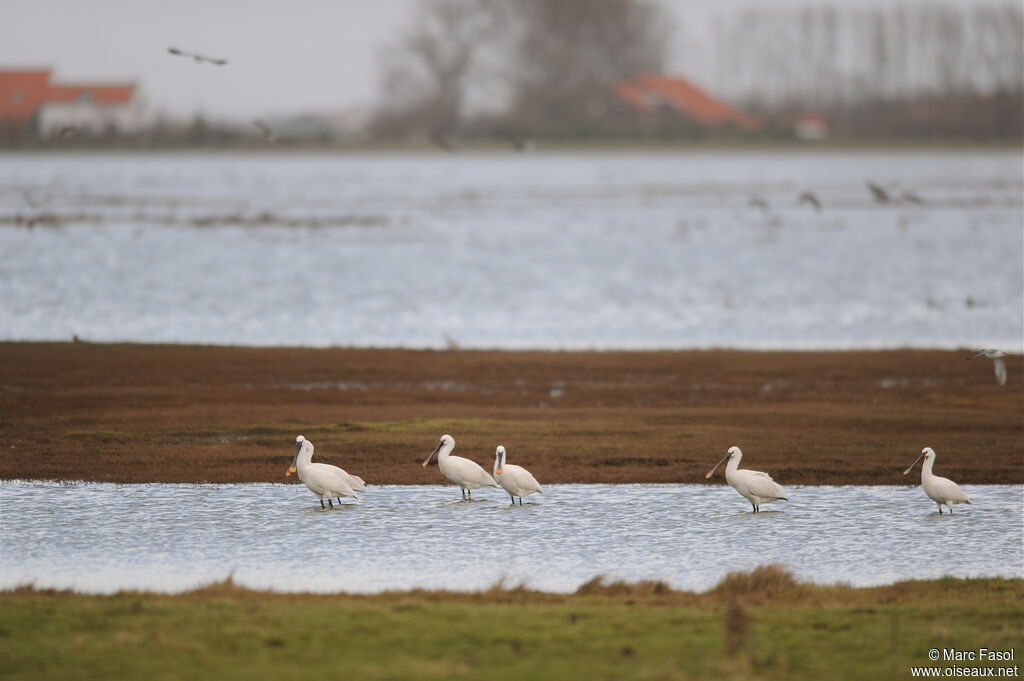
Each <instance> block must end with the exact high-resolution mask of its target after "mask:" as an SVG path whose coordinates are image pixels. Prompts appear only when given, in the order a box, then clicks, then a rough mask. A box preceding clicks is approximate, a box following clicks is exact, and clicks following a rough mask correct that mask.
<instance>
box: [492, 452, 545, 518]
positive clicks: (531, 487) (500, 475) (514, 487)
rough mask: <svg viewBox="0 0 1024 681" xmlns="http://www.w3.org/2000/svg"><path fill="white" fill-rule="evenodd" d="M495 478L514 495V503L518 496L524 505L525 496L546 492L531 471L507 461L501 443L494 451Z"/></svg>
mask: <svg viewBox="0 0 1024 681" xmlns="http://www.w3.org/2000/svg"><path fill="white" fill-rule="evenodd" d="M494 479H495V480H497V482H498V484H499V485H501V487H502V489H504V490H505V491H506V492H508V494H509V496H510V497H512V503H513V504H515V503H516V497H519V505H520V506H522V505H523V497H528V496H530V495H531V494H533V493H535V492H539V493H541V494H543V493H544V490H542V489H541V488H540V483H539V482H537V478H535V477H533V474H532V473H530V471H528V470H526V469H525V468H523V467H522V466H515V465H512V464H508V463H505V448H504V447H502V446H501V445H498V448H497V449H496V450H495V452H494Z"/></svg>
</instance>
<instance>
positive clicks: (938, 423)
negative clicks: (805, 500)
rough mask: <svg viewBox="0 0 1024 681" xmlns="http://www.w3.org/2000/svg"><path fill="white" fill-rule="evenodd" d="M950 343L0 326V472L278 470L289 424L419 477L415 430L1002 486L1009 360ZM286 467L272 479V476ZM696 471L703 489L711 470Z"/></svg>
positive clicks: (1012, 476) (163, 478)
mask: <svg viewBox="0 0 1024 681" xmlns="http://www.w3.org/2000/svg"><path fill="white" fill-rule="evenodd" d="M966 354H967V353H966V351H965V352H943V351H886V352H807V353H799V352H737V351H707V352H701V351H694V352H473V351H454V352H416V351H406V350H370V349H323V350H320V349H296V348H231V347H204V346H153V345H101V344H92V343H0V432H2V433H3V437H4V447H3V456H2V457H0V479H13V478H31V479H65V480H96V481H111V482H151V481H152V482H202V481H208V482H255V481H270V482H283V481H284V480H285V478H284V471H285V468H286V467H287V465H288V463H289V462H290V460H291V457H292V455H293V453H294V447H293V443H294V441H295V436H296V435H298V434H300V433H301V434H303V435H305V436H306V437H308V438H309V439H311V440H312V441H313V442H314V443H315V445H316V452H317V454H316V457H317V458H316V459H315V460H319V461H324V462H326V463H333V464H336V465H341V466H343V467H345V468H346V469H347V470H348V471H350V472H352V473H355V474H357V475H360V476H361V477H363V478H364V479H365V480H366V481H367V482H369V483H371V484H372V483H378V484H382V483H394V484H436V483H439V482H442V480H443V479H442V476H441V475H440V473H439V472H438V471H437V469H436V468H435V467H431V468H430V469H423V468H421V467H420V466H419V463H420V462H421V461H422V460H423V459H425V458H426V456H427V454H428V453H429V452H430V450H431V449H432V448H433V446H434V444H435V443H436V441H437V438H438V437H439V436H440V435H441V434H442V433H450V434H451V435H453V436H454V437H455V439H456V441H457V447H456V450H455V453H456V454H458V455H461V456H466V457H469V458H473V459H475V460H477V461H478V462H480V463H482V464H483V465H485V466H486V467H487V468H490V465H491V462H492V461H493V455H494V448H495V447H496V446H497V445H498V444H503V445H505V447H506V448H507V449H508V458H509V462H510V463H516V464H519V465H523V466H526V467H527V468H529V469H530V470H531V471H533V473H534V474H535V475H536V476H537V478H538V479H539V480H540V481H541V482H542V483H543V482H547V483H567V482H703V481H704V479H703V474H704V473H705V472H706V471H708V470H709V469H710V468H711V466H712V465H713V464H714V463H715V462H717V461H718V460H719V459H720V458H721V456H722V455H723V454H724V453H725V451H726V449H728V447H729V446H731V445H738V446H740V447H742V448H743V451H744V455H745V459H744V463H745V464H747V465H749V466H750V467H752V468H755V469H759V470H766V471H769V472H770V473H771V474H772V475H773V476H774V477H775V478H776V479H777V480H779V481H780V482H782V483H783V484H791V485H792V484H907V483H908V482H911V483H912V482H914V480H913V479H912V478H905V477H903V476H901V475H900V471H901V470H902V469H903V468H905V467H906V466H908V465H909V464H910V463H911V462H912V461H913V460H914V459H915V458H916V457H917V455H918V453H919V452H920V451H921V448H922V447H924V446H931V447H933V448H934V449H935V450H936V452H937V453H938V463H937V465H936V470H937V472H939V473H940V474H941V475H944V476H948V477H951V478H953V479H954V480H957V481H958V482H960V483H961V484H972V483H974V484H977V483H1018V484H1019V483H1022V482H1024V458H1022V457H1021V456H1020V455H1019V454H1020V452H1021V451H1024V422H1022V414H1024V391H1022V389H1021V386H1022V383H1021V376H1022V374H1024V362H1022V360H1021V358H1019V357H1013V358H1010V359H1009V360H1008V361H1007V367H1008V371H1009V374H1010V382H1009V384H1008V385H1007V386H1005V387H1000V386H998V385H996V383H995V380H994V378H993V375H992V366H991V363H990V362H988V361H987V360H976V361H974V362H965V361H964V357H965V356H966ZM293 479H294V478H293ZM713 484H721V481H720V480H715V481H713Z"/></svg>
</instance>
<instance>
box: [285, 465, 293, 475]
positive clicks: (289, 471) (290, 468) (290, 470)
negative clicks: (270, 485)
mask: <svg viewBox="0 0 1024 681" xmlns="http://www.w3.org/2000/svg"><path fill="white" fill-rule="evenodd" d="M294 472H295V466H289V467H288V470H287V471H285V474H284V477H286V478H287V477H288V476H290V475H291V474H292V473H294Z"/></svg>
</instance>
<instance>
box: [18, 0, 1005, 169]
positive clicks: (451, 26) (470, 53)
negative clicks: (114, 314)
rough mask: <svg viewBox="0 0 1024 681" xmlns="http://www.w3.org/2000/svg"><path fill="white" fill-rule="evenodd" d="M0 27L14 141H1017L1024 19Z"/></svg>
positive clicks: (864, 11)
mask: <svg viewBox="0 0 1024 681" xmlns="http://www.w3.org/2000/svg"><path fill="white" fill-rule="evenodd" d="M4 13H5V21H4V22H3V26H0V38H2V40H3V44H4V50H3V53H2V54H0V144H2V145H4V146H6V147H24V146H53V145H59V146H70V145H83V144H85V145H98V144H109V145H120V146H144V147H160V146H167V147H172V146H249V145H258V144H266V143H270V142H273V143H276V144H284V145H309V146H317V147H322V146H324V145H331V146H340V147H344V146H352V145H357V146H366V145H371V146H372V145H395V144H401V145H410V144H413V145H415V144H421V145H437V146H440V147H442V148H445V149H450V148H454V147H456V146H458V145H472V146H487V145H511V146H513V147H514V148H516V149H519V150H525V149H528V148H529V147H530V146H531V145H537V144H539V143H540V142H541V141H561V142H567V141H581V140H585V141H595V140H603V141H613V140H619V141H621V140H630V141H637V140H656V141H658V142H663V141H666V140H676V141H689V142H693V141H698V140H728V141H734V142H737V143H743V142H751V143H752V142H756V141H763V140H803V141H806V142H816V141H822V140H837V141H838V140H865V139H870V140H916V141H921V140H951V139H952V140H984V141H1013V142H1019V141H1020V139H1021V120H1022V87H1024V66H1022V64H1024V53H1022V50H1024V47H1022V45H1024V19H1022V9H1021V5H1020V3H1019V2H1012V1H1006V0H976V1H969V2H968V1H961V2H915V1H913V0H904V1H897V2H884V3H882V2H869V1H867V0H860V1H858V2H831V1H829V0H807V1H806V2H797V1H793V0H786V1H784V2H768V1H766V0H734V1H732V2H728V3H710V2H700V1H697V0H596V1H594V0H562V1H559V2H556V1H554V0H476V1H474V0H429V1H428V0H422V1H416V0H387V1H386V2H379V3H371V4H367V3H364V2H358V1H354V0H348V1H345V0H342V1H339V2H328V1H326V0H299V1H297V2H287V3H286V2H279V1H275V0H257V1H255V2H237V1H234V2H233V1H226V2H218V3H204V2H200V1H199V0H181V1H180V2H176V3H173V4H172V5H168V4H166V3H156V2H129V1H128V0H105V1H104V2H101V3H89V4H83V3H78V2H73V1H69V0H40V1H39V2H33V3H16V4H15V3H11V4H9V6H7V7H5V9H4ZM168 48H175V49H177V50H179V51H181V52H183V53H184V54H182V55H177V56H176V55H171V54H170V53H169V52H168ZM190 54H198V55H200V56H202V57H209V58H211V59H212V60H224V61H226V63H224V64H216V63H213V62H212V61H196V60H195V59H192V58H190V57H189V55H190ZM257 120H259V121H260V122H261V123H262V124H265V125H262V126H261V125H256V124H254V121H257Z"/></svg>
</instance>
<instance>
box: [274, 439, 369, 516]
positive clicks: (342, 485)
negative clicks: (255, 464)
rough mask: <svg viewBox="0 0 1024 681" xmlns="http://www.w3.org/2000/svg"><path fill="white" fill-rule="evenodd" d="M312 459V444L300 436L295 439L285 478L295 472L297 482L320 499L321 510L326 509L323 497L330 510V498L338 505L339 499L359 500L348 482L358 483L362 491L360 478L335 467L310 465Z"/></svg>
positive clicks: (321, 464) (331, 504)
mask: <svg viewBox="0 0 1024 681" xmlns="http://www.w3.org/2000/svg"><path fill="white" fill-rule="evenodd" d="M312 459H313V443H312V442H310V441H309V440H307V439H306V438H304V437H303V436H301V435H300V436H298V437H297V438H295V458H294V459H292V465H291V466H290V467H289V468H288V471H287V472H286V473H285V477H288V476H289V475H291V474H292V473H296V472H297V473H298V474H299V480H301V481H302V482H303V484H305V485H306V487H308V488H309V491H310V492H312V493H313V494H315V495H316V496H317V498H318V499H320V507H321V508H327V507H326V506H324V498H325V497H326V498H327V503H328V504H330V506H331V508H334V503H333V502H332V501H331V499H332V498H333V499H337V500H338V503H341V497H352V498H353V499H358V498H359V492H358V491H356V490H355V489H353V487H352V485H351V484H350V482H349V481H350V480H351V479H354V480H356V481H358V484H359V486H360V489H362V486H363V481H362V478H357V477H356V476H354V475H349V474H348V473H346V472H345V471H343V470H341V469H340V468H338V467H337V466H331V465H328V464H325V463H312Z"/></svg>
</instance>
